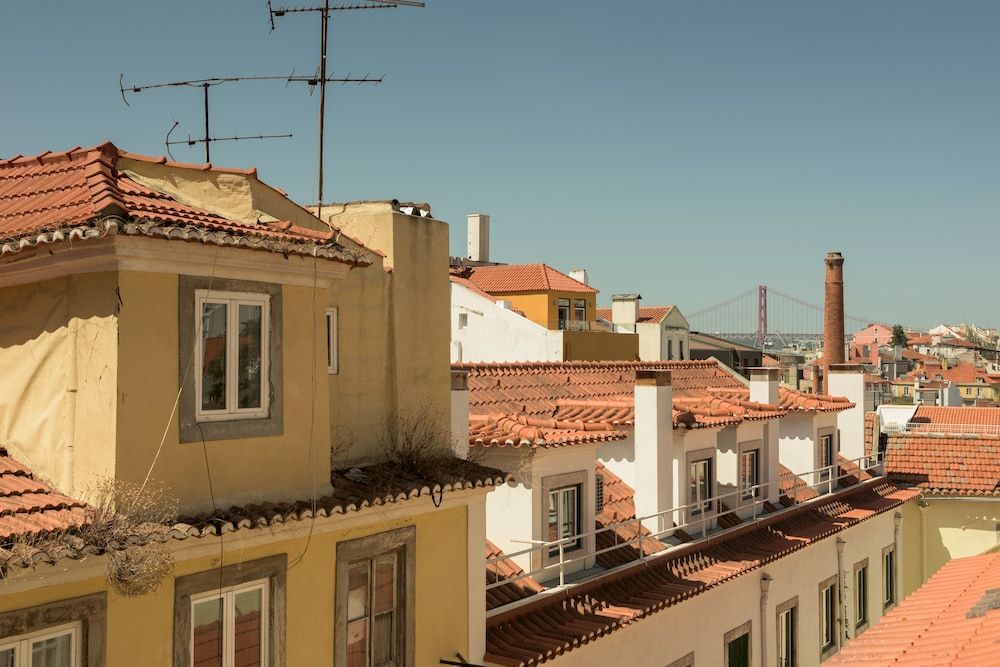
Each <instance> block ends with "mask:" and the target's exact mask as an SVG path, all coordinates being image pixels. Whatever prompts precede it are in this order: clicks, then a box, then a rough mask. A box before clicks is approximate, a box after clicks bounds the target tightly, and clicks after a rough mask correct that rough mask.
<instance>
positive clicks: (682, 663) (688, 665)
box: [667, 651, 694, 667]
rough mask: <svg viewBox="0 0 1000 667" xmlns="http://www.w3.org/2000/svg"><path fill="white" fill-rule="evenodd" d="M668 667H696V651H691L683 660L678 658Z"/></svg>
mask: <svg viewBox="0 0 1000 667" xmlns="http://www.w3.org/2000/svg"><path fill="white" fill-rule="evenodd" d="M667 667H694V651H691V652H690V653H688V654H687V655H686V656H684V657H683V658H677V659H676V660H674V661H673V662H672V663H670V664H669V665H667Z"/></svg>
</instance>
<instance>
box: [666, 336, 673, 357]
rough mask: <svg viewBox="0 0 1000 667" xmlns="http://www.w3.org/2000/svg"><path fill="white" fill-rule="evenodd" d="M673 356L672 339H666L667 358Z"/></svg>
mask: <svg viewBox="0 0 1000 667" xmlns="http://www.w3.org/2000/svg"><path fill="white" fill-rule="evenodd" d="M673 358H674V341H673V339H670V338H668V339H667V359H673Z"/></svg>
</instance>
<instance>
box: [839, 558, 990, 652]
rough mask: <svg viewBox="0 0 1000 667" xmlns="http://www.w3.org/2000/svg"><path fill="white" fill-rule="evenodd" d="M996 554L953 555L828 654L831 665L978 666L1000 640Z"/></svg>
mask: <svg viewBox="0 0 1000 667" xmlns="http://www.w3.org/2000/svg"><path fill="white" fill-rule="evenodd" d="M998 590H1000V554H998V553H988V554H984V555H982V556H972V557H969V558H956V559H955V560H952V561H950V562H949V563H947V564H946V565H945V566H944V567H942V568H941V569H940V570H938V571H937V573H935V574H934V576H932V577H931V578H930V579H928V580H927V582H925V583H924V585H923V586H921V587H920V588H918V589H917V590H916V591H914V592H913V593H912V594H911V595H910V596H909V597H907V598H906V599H905V600H903V601H902V602H900V603H899V605H898V606H897V607H896V608H895V609H893V610H892V611H890V612H889V613H888V614H886V615H885V616H883V617H882V619H881V620H880V621H879V622H878V623H877V624H875V625H874V626H873V627H871V628H869V629H868V630H867V631H866V632H865V633H864V634H863V635H861V636H860V637H858V638H856V639H854V640H852V641H851V642H850V643H848V644H847V645H846V646H844V647H843V648H842V649H841V650H840V652H839V653H838V654H837V655H836V656H834V657H833V658H831V660H830V662H829V664H833V665H871V666H872V667H876V666H877V667H883V666H885V667H888V666H889V665H929V666H930V665H933V666H934V667H939V666H940V667H978V666H980V665H989V664H995V663H996V653H997V644H998V643H1000V595H998Z"/></svg>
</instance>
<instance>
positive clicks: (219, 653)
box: [191, 579, 268, 667]
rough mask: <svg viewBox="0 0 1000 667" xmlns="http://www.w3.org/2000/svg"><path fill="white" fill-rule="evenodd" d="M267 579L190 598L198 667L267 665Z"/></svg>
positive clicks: (193, 648)
mask: <svg viewBox="0 0 1000 667" xmlns="http://www.w3.org/2000/svg"><path fill="white" fill-rule="evenodd" d="M267 589H268V582H267V580H266V579H264V580H260V581H255V582H251V583H249V584H243V585H239V586H230V587H227V588H221V589H218V590H214V591H211V592H209V593H203V594H201V595H198V596H193V597H192V598H191V658H192V662H191V664H192V665H197V666H198V667H203V666H204V667H209V666H216V665H217V666H218V667H236V666H237V665H240V666H241V667H242V665H261V666H263V665H267V664H268V655H267V609H268V604H267Z"/></svg>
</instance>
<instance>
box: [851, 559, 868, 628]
mask: <svg viewBox="0 0 1000 667" xmlns="http://www.w3.org/2000/svg"><path fill="white" fill-rule="evenodd" d="M855 568H856V569H855V570H854V618H855V622H854V627H855V629H857V628H861V627H863V626H864V625H865V624H867V623H868V565H867V563H865V564H860V563H859V564H858V565H856V566H855Z"/></svg>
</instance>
